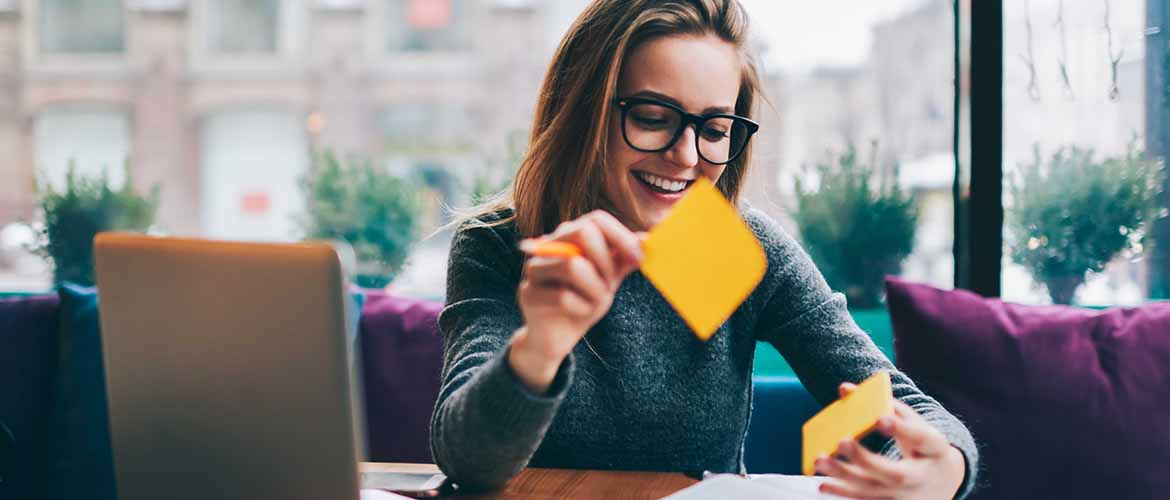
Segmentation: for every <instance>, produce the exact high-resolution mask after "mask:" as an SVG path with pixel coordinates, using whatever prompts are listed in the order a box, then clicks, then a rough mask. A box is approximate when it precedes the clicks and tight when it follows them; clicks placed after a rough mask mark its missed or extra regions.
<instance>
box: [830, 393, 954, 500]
mask: <svg viewBox="0 0 1170 500" xmlns="http://www.w3.org/2000/svg"><path fill="white" fill-rule="evenodd" d="M854 388H856V386H855V385H853V384H850V383H845V384H841V388H840V393H841V396H845V395H846V394H849V393H850V392H853V389H854ZM877 430H878V432H881V433H882V434H885V435H887V436H889V437H891V438H893V439H894V441H896V442H897V443H898V448H899V450H901V452H902V459H901V460H893V459H890V458H887V457H885V456H882V455H878V454H877V453H874V452H872V451H869V450H868V449H866V448H865V447H864V446H861V444H860V443H858V442H857V441H856V440H846V441H842V442H841V444H840V445H839V447H838V449H837V455H838V456H836V457H821V458H820V459H818V460H817V464H816V470H817V472H819V473H821V474H823V475H825V476H828V479H826V480H825V482H824V484H822V485H821V491H822V492H824V493H831V494H834V495H839V496H843V497H848V498H856V499H862V500H870V499H875V500H876V499H883V500H884V499H891V500H894V499H896V500H903V499H915V500H917V499H923V500H927V499H930V500H935V499H937V500H943V499H950V498H953V497H954V496H955V493H957V492H958V490H959V486H961V485H962V483H963V477H964V476H965V475H966V471H967V468H966V459H964V458H963V454H962V453H961V452H959V450H958V448H955V447H954V446H951V444H950V443H948V442H947V439H946V437H944V436H943V435H942V433H941V432H939V431H938V429H935V428H934V427H933V426H931V425H930V424H929V423H928V422H927V421H926V419H925V418H922V416H921V415H919V414H918V412H916V411H914V409H913V408H910V407H909V406H907V405H906V404H905V403H903V402H901V401H897V400H895V401H894V415H893V416H891V417H883V418H882V419H881V420H879V421H878V425H877Z"/></svg>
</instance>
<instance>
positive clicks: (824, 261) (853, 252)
mask: <svg viewBox="0 0 1170 500" xmlns="http://www.w3.org/2000/svg"><path fill="white" fill-rule="evenodd" d="M876 149H877V148H876V145H875V147H874V150H875V152H876ZM875 163H876V162H875V160H874V159H873V157H872V156H871V158H870V159H869V161H868V162H866V161H863V160H862V159H860V158H859V157H858V155H857V151H856V149H855V148H854V147H853V146H849V147H848V148H847V149H846V150H845V151H844V152H842V153H840V154H837V155H830V157H829V159H828V160H827V161H822V162H818V163H817V164H816V165H815V166H814V167H813V168H812V169H811V172H809V173H811V174H814V175H812V176H806V177H814V178H815V180H816V181H817V182H816V183H815V186H809V185H808V183H806V181H805V180H802V179H797V181H796V202H797V203H796V210H795V212H794V213H793V216H794V219H795V220H796V224H797V227H798V229H799V231H800V236H801V240H802V241H803V243H804V247H805V249H806V250H807V251H808V252H809V254H810V255H811V256H812V258H813V261H814V262H816V264H817V266H818V267H819V268H820V270H821V272H822V273H823V274H824V276H825V279H826V281H828V282H829V286H830V287H832V288H833V289H834V290H840V291H843V292H844V293H845V296H846V297H847V298H848V300H849V304H850V306H851V307H854V308H859V309H864V308H876V307H879V306H880V305H881V300H882V290H883V284H884V280H885V276H886V275H889V274H897V273H898V272H899V271H900V270H901V266H902V261H903V260H904V259H905V258H906V256H908V255H910V252H911V251H912V250H913V248H914V231H915V228H916V225H917V222H918V212H917V209H916V207H915V205H914V200H913V199H912V198H911V197H910V196H909V195H907V194H906V193H903V192H902V190H901V188H900V187H899V186H898V170H897V168H896V166H895V167H894V168H893V169H891V170H892V172H891V173H887V174H883V175H879V173H878V172H877V170H876V168H875Z"/></svg>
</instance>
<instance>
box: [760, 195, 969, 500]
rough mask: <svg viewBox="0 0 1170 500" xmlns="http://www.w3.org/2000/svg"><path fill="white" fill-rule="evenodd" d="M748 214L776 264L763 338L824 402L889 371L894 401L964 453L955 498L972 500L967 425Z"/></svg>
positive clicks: (765, 286) (783, 237)
mask: <svg viewBox="0 0 1170 500" xmlns="http://www.w3.org/2000/svg"><path fill="white" fill-rule="evenodd" d="M746 216H747V217H746V218H747V220H748V222H749V224H750V225H751V226H752V229H753V230H754V231H755V233H756V235H757V236H758V237H759V238H760V242H761V243H762V244H763V246H764V248H765V251H766V252H767V255H768V266H769V272H768V276H767V278H766V279H765V282H764V283H762V284H761V291H763V292H764V293H763V295H762V296H761V300H762V301H763V304H762V308H763V309H762V311H761V313H760V316H759V318H760V319H759V323H758V325H757V331H756V337H757V338H758V339H760V340H763V341H767V342H769V343H771V344H772V345H773V346H775V347H776V350H777V351H779V352H780V354H781V355H782V356H784V359H785V360H787V361H788V363H789V365H791V366H792V369H793V371H794V372H795V373H796V376H797V377H798V378H799V379H800V381H801V383H803V384H804V386H805V388H807V389H808V391H809V392H810V393H811V394H812V396H813V397H814V398H816V400H817V401H819V402H820V403H821V404H828V403H830V402H832V401H834V400H836V399H837V387H838V386H839V385H840V384H841V383H842V382H853V383H858V382H860V381H862V380H864V379H866V378H867V377H869V376H870V375H872V374H874V373H875V372H878V371H881V370H886V371H889V372H890V379H891V382H893V392H894V397H895V398H897V399H899V400H900V401H902V402H903V403H906V404H907V405H909V406H910V407H911V408H914V410H915V411H917V412H918V413H919V414H920V415H922V416H923V417H925V418H926V420H927V421H928V422H930V424H931V425H933V426H934V427H935V428H936V429H938V430H939V431H940V432H942V434H943V435H944V436H946V438H947V440H948V441H949V442H950V443H951V444H952V445H954V446H955V447H956V448H958V449H959V451H960V452H962V454H963V457H964V459H965V460H966V475H965V477H964V479H963V484H962V486H960V488H959V492H958V495H957V496H956V498H964V497H966V496H967V495H968V494H969V493H970V492H971V490H972V489H973V488H974V485H975V474H976V471H977V469H978V461H979V453H978V450H977V448H976V445H975V441H974V438H972V436H971V433H970V431H969V430H968V429H967V427H966V426H965V425H963V423H962V422H961V421H959V419H958V418H956V417H955V416H954V415H952V414H951V413H950V412H948V411H947V410H946V409H944V408H943V407H942V405H941V404H939V402H938V401H936V400H935V399H933V398H931V397H930V396H927V395H926V394H924V393H923V392H922V391H921V390H920V389H919V388H918V387H917V386H916V385H915V384H914V382H913V381H912V380H910V378H909V377H907V376H906V375H905V374H904V373H902V372H900V371H899V370H898V369H897V368H895V367H894V365H893V363H891V362H890V360H889V359H888V358H887V357H886V356H885V355H884V354H883V353H882V352H881V351H880V350H879V349H878V348H877V346H876V345H875V344H874V343H873V340H871V339H870V338H869V335H867V334H866V333H865V332H864V331H862V330H861V328H860V327H858V326H857V323H855V322H854V321H853V317H852V316H851V315H850V314H849V310H848V308H847V307H846V304H845V297H844V296H843V295H841V294H839V293H834V292H833V291H832V290H830V289H829V286H828V284H827V283H826V282H825V279H824V277H823V276H822V275H821V273H820V271H818V270H817V268H816V266H815V265H814V264H813V262H812V259H810V258H809V256H808V254H807V253H805V251H804V250H803V249H802V248H801V247H800V245H799V244H798V243H797V242H796V241H795V240H794V239H793V238H792V237H791V236H789V235H788V234H787V233H786V232H785V231H784V230H783V229H782V228H781V227H780V226H779V224H777V223H776V222H775V221H773V220H771V219H770V218H768V217H767V216H766V215H764V214H762V213H760V212H758V211H749V212H748V213H747V214H746ZM865 444H866V445H867V446H868V447H870V448H872V449H877V450H880V452H881V453H882V454H884V455H886V456H890V457H894V458H897V457H899V456H900V451H899V450H898V448H897V445H896V443H895V442H894V441H893V440H892V439H889V438H886V437H882V436H875V437H871V438H870V439H868V440H866V443H865Z"/></svg>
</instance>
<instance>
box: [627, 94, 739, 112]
mask: <svg viewBox="0 0 1170 500" xmlns="http://www.w3.org/2000/svg"><path fill="white" fill-rule="evenodd" d="M630 97H652V98H654V99H658V100H659V101H664V102H668V103H671V104H673V105H675V106H678V107H680V108H683V109H686V108H685V107H683V105H682V103H680V102H678V99H675V98H673V97H670V96H668V95H666V94H663V93H661V92H655V91H653V90H639V91H637V92H634V93H633V94H630ZM734 112H735V109H734V108H731V107H728V106H710V107H708V108H706V109H704V110H703V111H701V112H700V113H699V114H700V115H710V114H716V113H734Z"/></svg>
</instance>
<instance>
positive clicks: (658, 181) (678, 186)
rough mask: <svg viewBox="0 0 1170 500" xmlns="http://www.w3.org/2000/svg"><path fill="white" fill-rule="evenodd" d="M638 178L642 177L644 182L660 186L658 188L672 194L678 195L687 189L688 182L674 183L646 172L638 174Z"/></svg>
mask: <svg viewBox="0 0 1170 500" xmlns="http://www.w3.org/2000/svg"><path fill="white" fill-rule="evenodd" d="M638 176H639V177H641V178H642V180H644V181H646V182H648V183H650V184H653V185H655V186H658V188H659V189H662V190H663V191H671V192H676V193H677V192H679V191H682V190H683V189H685V188H686V187H687V183H686V181H672V180H669V179H664V178H662V177H659V176H657V175H654V174H648V173H646V172H638Z"/></svg>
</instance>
